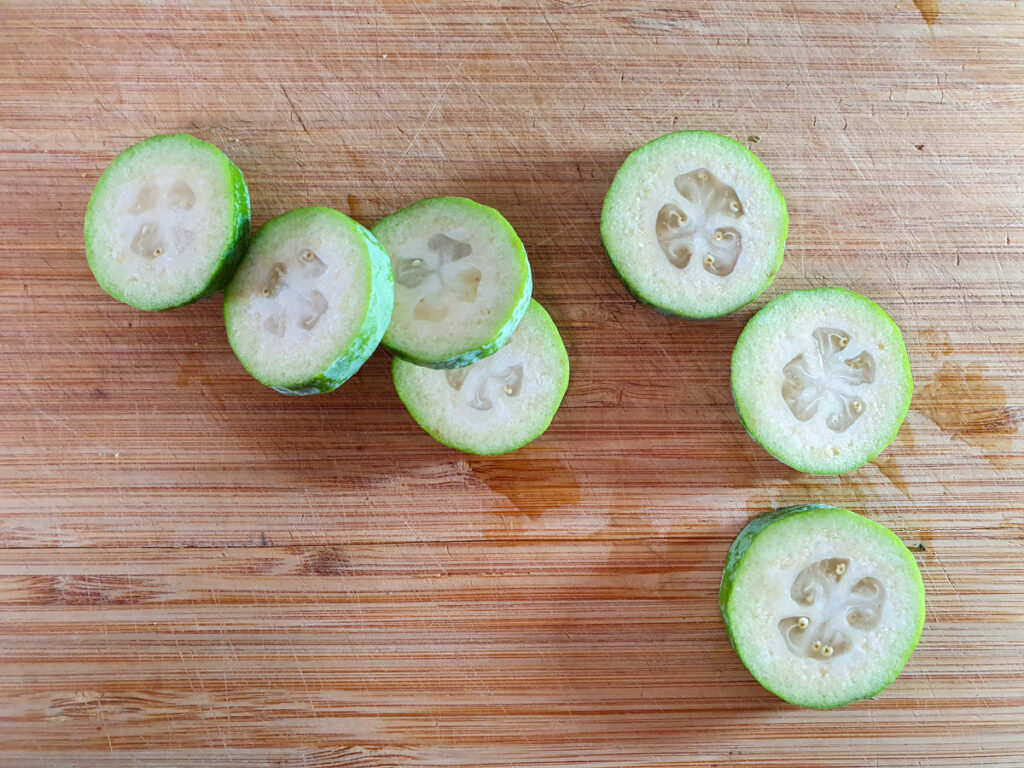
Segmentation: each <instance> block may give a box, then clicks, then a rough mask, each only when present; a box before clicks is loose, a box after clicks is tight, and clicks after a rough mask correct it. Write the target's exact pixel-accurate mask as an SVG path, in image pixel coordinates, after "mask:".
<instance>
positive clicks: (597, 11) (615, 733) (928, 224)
mask: <svg viewBox="0 0 1024 768" xmlns="http://www.w3.org/2000/svg"><path fill="white" fill-rule="evenodd" d="M1022 42H1024V9H1022V8H1021V7H1019V4H1018V3H1017V2H1009V1H1004V0H999V1H998V2H997V1H996V0H990V1H989V2H973V3H952V2H949V3H947V2H945V0H941V2H934V0H933V1H932V2H921V1H919V2H917V3H911V2H905V1H903V0H901V1H900V2H893V1H891V0H890V1H889V2H865V3H853V2H850V3H840V2H834V1H831V0H830V1H828V2H826V1H820V2H789V1H786V2H776V1H775V0H756V1H747V0H744V1H743V2H739V1H736V2H727V1H723V0H719V2H715V3H711V2H703V1H702V2H691V3H662V4H660V5H658V4H647V3H637V4H626V3H622V2H609V3H597V2H578V3H573V2H559V3H555V2H552V3H500V2H495V3H488V2H473V3H462V2H454V0H449V1H448V2H428V1H427V0H417V1H416V2H412V3H408V4H406V3H401V2H383V3H379V2H376V3H354V4H342V3H314V2H280V3H277V4H272V5H258V4H255V3H252V2H238V3H227V2H220V3H216V4H211V5H205V4H200V3H193V4H192V5H191V7H186V6H184V5H182V4H179V3H153V4H152V5H151V6H150V5H147V6H140V5H137V4H124V3H118V4H116V5H115V4H113V3H93V4H78V3H73V4H64V3H46V4H44V3H42V2H34V1H32V0H17V1H14V2H12V1H8V2H4V3H3V4H2V5H0V510H2V512H0V547H2V548H0V765H2V766H18V768H31V767H35V766H47V767H48V768H49V767H52V766H152V767H156V766H160V767H164V766H174V767H176V768H199V767H200V766H202V767H203V768H206V767H207V766H244V767H245V768H264V767H266V768H270V766H311V767H313V766H315V767H316V768H326V767H328V766H350V767H353V766H405V765H438V766H439V765H464V766H469V765H479V766H484V765H486V766H509V765H532V766H551V765H578V766H592V767H595V768H596V767H598V766H620V765H629V766H641V765H644V766H654V765H659V766H665V765H722V766H769V765H770V766H899V767H901V768H902V767H904V766H964V765H972V766H986V768H992V767H993V766H997V767H1005V768H1010V767H1011V766H1012V767H1013V768H1019V767H1020V766H1021V765H1024V642H1022V641H1024V622H1022V614H1024V566H1022V555H1024V548H1022V544H1021V542H1022V533H1024V528H1022V521H1024V440H1022V437H1021V422H1022V420H1024V409H1022V404H1024V382H1022V371H1024V332H1022V329H1024V295H1022V279H1024V74H1022V73H1024V46H1022ZM681 128H705V129H711V130H715V131H719V132H721V133H725V134H728V135H730V136H733V137H735V138H736V139H738V140H739V141H741V142H744V143H746V144H747V145H749V146H750V147H751V148H753V149H754V150H755V151H756V152H757V153H758V154H759V155H760V156H761V157H762V158H763V159H764V161H765V162H766V164H767V165H768V167H769V168H770V169H771V170H772V172H773V174H774V176H775V179H776V181H777V183H778V185H779V187H780V188H781V189H782V190H783V192H784V193H785V195H786V197H787V200H788V202H789V209H790V215H791V234H790V239H789V246H788V249H787V255H786V262H785V264H784V265H783V268H782V271H781V273H780V274H779V277H778V279H777V280H776V282H775V285H774V286H773V287H772V288H771V289H770V290H769V292H768V293H767V294H766V295H765V296H764V297H762V299H760V300H759V301H758V302H756V303H755V304H754V305H752V306H751V307H748V308H747V309H745V310H742V311H740V312H738V313H736V314H735V315H733V316H731V317H728V318H725V319H723V320H719V321H714V322H701V323H696V322H686V321H683V320H680V319H672V318H668V317H664V316H662V315H659V314H657V313H655V312H653V311H651V310H650V309H647V308H645V307H642V306H640V305H638V304H637V303H635V302H634V301H633V300H632V299H631V298H630V297H629V296H628V295H627V294H626V291H625V290H624V289H623V287H622V286H621V284H620V283H619V281H618V280H617V278H616V276H615V274H614V272H613V271H612V269H611V268H610V267H609V265H608V262H607V260H606V258H605V256H604V254H603V252H602V249H601V244H600V241H599V238H598V217H599V210H600V205H601V200H602V197H603V195H604V192H605V190H606V189H607V187H608V184H609V182H610V181H611V178H612V176H613V174H614V173H615V170H616V168H617V167H618V166H619V164H620V163H621V162H622V160H623V158H624V157H625V155H626V153H627V152H629V151H630V150H631V149H632V148H634V147H636V146H638V145H640V144H642V143H644V142H646V141H648V140H649V139H652V138H654V137H656V136H659V135H661V134H663V133H666V132H668V131H671V130H673V129H681ZM171 131H188V132H191V133H194V134H196V135H197V136H200V137H202V138H204V139H208V140H210V141H213V142H215V143H217V144H218V145H219V146H221V147H222V148H223V149H224V150H225V151H226V152H227V153H228V154H229V155H230V156H231V157H232V158H233V159H234V160H235V161H236V162H237V164H238V165H239V166H240V167H241V168H242V170H243V171H244V172H245V175H246V177H247V178H248V181H249V184H250V188H251V192H252V200H253V223H254V224H256V225H258V224H261V223H262V222H263V221H265V220H266V219H267V218H268V217H270V216H273V215H275V214H278V213H280V212H283V211H285V210H287V209H289V208H293V207H297V206H301V205H307V204H323V205H331V206H334V207H337V208H338V209H340V210H342V211H345V212H347V213H350V214H351V215H352V216H354V217H355V218H357V219H359V220H360V221H363V222H365V223H367V224H369V223H372V222H374V221H375V220H376V219H378V218H379V217H380V216H382V215H384V214H386V213H389V212H391V211H394V210H396V209H398V208H400V207H402V206H404V205H406V204H408V203H410V202H413V201H415V200H417V199H419V198H422V197H426V196H431V195H439V194H453V195H465V196H468V197H472V198H474V199H476V200H479V201H481V202H483V203H486V204H489V205H493V206H495V207H497V208H499V209H500V210H501V211H502V212H503V213H504V214H505V215H506V216H507V217H508V218H509V220H510V221H511V222H512V223H513V225H514V226H515V227H516V229H517V230H518V231H519V233H520V235H521V236H522V238H523V240H524V241H525V243H526V246H527V249H528V250H529V252H530V256H531V260H532V264H533V268H534V273H535V279H536V289H535V295H536V297H537V298H538V299H539V300H540V301H541V302H542V303H543V304H544V305H545V306H546V307H547V308H548V309H549V310H550V311H551V314H552V315H553V317H554V318H555V320H556V322H557V323H558V324H559V326H560V327H561V329H562V332H563V334H564V337H565V340H566V344H567V346H568V348H569V352H570V356H571V360H572V383H571V385H570V388H569V392H568V395H567V397H566V400H565V404H564V406H563V408H562V409H561V411H560V412H559V414H558V416H557V418H556V419H555V422H554V424H553V426H552V428H551V429H550V431H549V432H548V433H547V434H546V435H545V436H544V437H542V438H541V439H540V440H538V441H536V442H535V443H534V444H532V445H530V446H529V447H527V448H525V449H523V450H521V451H519V452H517V453H515V454H513V455H509V456H505V457H498V458H486V459H480V458H472V457H469V456H466V455H462V454H458V453H456V452H454V451H451V450H448V449H446V448H444V447H442V446H440V445H438V444H436V443H434V442H433V441H432V440H430V438H428V437H427V436H426V435H425V434H424V433H422V432H421V431H420V430H419V429H418V428H417V426H416V425H415V424H414V423H413V421H412V420H411V418H410V417H409V416H408V415H407V414H406V412H405V410H404V408H403V407H402V405H401V403H400V402H399V400H398V398H397V397H396V396H395V393H394V391H393V390H392V387H391V384H390V379H389V373H388V361H387V358H386V357H385V356H384V355H383V354H379V355H377V356H375V357H374V358H373V359H372V360H371V361H370V362H369V363H368V364H367V365H366V366H365V367H364V369H363V370H362V371H360V373H359V374H358V375H357V376H356V377H355V378H354V379H353V380H352V381H351V382H350V383H348V384H346V385H345V386H344V387H343V388H342V389H341V390H339V391H337V392H335V393H333V394H331V395H326V396H321V397H308V398H299V399H294V398H293V399H289V398H285V397H283V396H279V395H276V394H275V393H273V392H271V391H269V390H266V389H263V388H262V387H260V386H259V385H258V384H256V383H255V382H254V381H252V380H251V379H250V378H248V377H247V376H246V375H245V374H244V372H243V371H242V369H241V367H240V366H239V365H238V363H237V362H236V360H235V358H234V357H233V355H232V354H231V350H230V349H229V348H228V345H227V342H226V340H225V336H224V331H223V328H222V324H221V315H220V311H221V303H220V299H219V298H215V299H212V300H208V301H205V302H203V303H200V304H198V305H195V306H192V307H188V308H184V309H180V310H176V311H173V312H168V313H165V314H146V313H142V312H138V311H135V310H133V309H131V308H129V307H126V306H122V305H120V304H117V303H116V302H114V301H113V300H111V299H109V298H108V297H106V296H105V295H104V294H103V293H102V292H101V291H100V290H99V288H98V287H97V286H96V284H95V282H94V281H93V279H92V277H91V275H90V273H89V270H88V269H87V267H86V264H85V259H84V256H83V249H82V244H81V225H82V216H83V211H84V208H85V204H86V201H87V199H88V196H89V192H90V190H91V188H92V186H93V184H94V182H95V181H96V178H97V177H98V175H99V174H100V172H101V171H102V169H103V168H104V167H105V166H106V164H107V163H108V162H109V161H110V159H111V158H112V157H113V156H114V155H115V154H116V153H117V152H118V151H120V150H121V149H123V148H124V147H125V146H127V145H129V144H131V143H133V142H135V141H137V140H139V139H142V138H144V137H147V136H149V135H152V134H156V133H164V132H171ZM830 284H837V285H842V286H846V287H849V288H852V289H854V290H857V291H859V292H861V293H864V294H866V295H867V296H869V297H871V298H873V299H875V300H877V301H878V302H880V303H881V304H882V305H883V306H884V307H886V308H887V309H888V310H889V312H890V313H891V314H892V315H893V316H894V317H895V319H896V320H897V322H898V323H899V324H900V325H901V326H902V327H903V329H904V332H905V333H906V336H907V341H908V345H909V349H910V353H911V359H912V361H913V367H914V373H915V376H916V388H915V398H914V405H913V409H912V410H911V413H910V415H909V417H908V419H907V422H906V424H905V425H904V426H903V428H902V430H901V431H900V435H899V438H898V439H897V441H896V442H895V443H894V444H893V445H892V446H891V447H890V448H889V449H888V450H887V451H885V453H884V454H882V456H881V457H880V458H879V459H878V460H877V461H875V462H873V463H872V464H870V465H868V466H866V467H864V468H863V469H861V470H859V471H856V472H853V473H850V474H848V475H846V476H843V477H841V478H814V477H807V476H803V475H800V474H798V473H796V472H794V471H791V470H789V469H787V468H786V467H784V466H783V465H781V464H779V463H777V462H776V461H774V460H773V459H771V458H770V457H769V456H767V455H766V454H765V453H764V452H763V451H762V450H761V449H760V448H758V447H757V446H756V445H755V444H754V443H753V442H752V441H751V440H750V439H749V438H748V437H747V436H746V434H745V433H744V432H743V429H742V428H741V427H740V425H739V423H738V421H737V419H736V416H735V413H734V410H733V406H732V401H731V398H730V394H729V387H728V370H729V354H730V350H731V348H732V345H733V343H734V342H735V340H736V337H737V335H738V334H739V332H740V329H741V328H742V327H743V324H744V323H745V321H746V320H747V319H748V318H749V316H750V315H751V313H752V312H753V311H754V310H755V309H756V308H757V307H758V306H760V305H762V304H763V302H764V301H765V300H767V299H768V298H769V297H770V296H772V295H776V294H778V293H780V292H783V291H787V290H792V289H796V288H806V287H809V286H822V285H830ZM803 502H829V503H833V504H837V505H842V506H848V507H849V508H851V509H853V510H856V511H857V512H861V513H863V514H866V515H868V516H869V517H871V518H873V519H875V520H878V521H879V522H881V523H883V524H885V525H888V526H890V527H891V528H892V529H893V530H895V531H896V532H897V533H898V534H899V536H900V537H901V538H902V539H903V540H904V541H905V542H906V543H907V544H908V545H909V546H911V547H912V548H914V549H915V550H916V552H917V553H918V555H917V556H918V560H919V563H920V565H921V569H922V572H923V574H924V578H925V583H926V587H927V592H928V619H927V624H926V627H925V632H924V636H923V640H922V643H921V646H920V648H919V649H918V651H917V652H916V653H915V654H914V656H913V658H912V659H911V661H910V663H909V665H908V666H907V668H906V670H905V672H904V674H903V675H902V676H901V677H900V678H899V680H898V681H897V682H896V683H895V684H894V685H893V686H892V687H891V688H889V689H888V690H887V691H885V692H884V693H883V694H882V695H881V696H879V697H878V698H877V699H876V700H874V701H866V702H861V703H858V704H856V705H853V706H850V707H848V708H846V709H843V710H840V711H833V712H812V711H803V710H799V709H795V708H793V707H790V706H788V705H786V704H784V703H782V702H781V701H779V700H777V699H775V698H774V697H773V696H771V695H770V694H768V693H766V692H765V691H763V690H762V689H761V688H760V687H759V686H758V685H757V684H756V683H755V682H754V681H753V679H752V678H751V677H750V676H749V674H748V673H747V672H746V670H745V669H744V668H743V667H742V666H741V664H740V663H739V661H738V660H737V659H736V657H735V655H734V654H733V653H732V651H731V650H730V648H729V644H728V641H727V639H726V636H725V632H724V630H723V628H722V625H721V621H720V619H719V616H718V605H717V592H716V590H717V584H718V579H719V575H720V569H721V566H722V563H723V560H724V557H725V553H726V550H727V548H728V546H729V544H730V542H731V540H732V539H733V537H734V536H735V535H736V533H737V532H738V531H739V529H740V528H741V527H742V526H743V525H744V524H745V523H746V522H747V521H748V520H750V519H751V518H752V517H754V516H756V515H758V514H760V513H762V512H764V511H766V510H769V509H771V508H773V507H777V506H781V505H784V504H795V503H803Z"/></svg>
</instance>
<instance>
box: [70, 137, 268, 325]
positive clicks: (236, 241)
mask: <svg viewBox="0 0 1024 768" xmlns="http://www.w3.org/2000/svg"><path fill="white" fill-rule="evenodd" d="M168 140H175V141H186V142H189V143H191V144H195V145H197V146H203V147H207V148H212V149H214V150H216V152H217V153H218V154H219V155H220V156H221V158H222V159H223V164H224V172H225V175H226V176H227V180H228V181H227V188H228V189H229V190H231V193H232V207H231V234H230V235H229V237H228V242H227V244H226V245H225V248H224V250H223V251H222V252H221V254H220V256H219V257H218V259H217V267H216V269H215V270H214V272H213V274H211V275H210V279H209V281H207V283H206V285H205V286H203V288H202V289H201V290H200V291H199V292H198V293H196V294H195V295H193V296H191V297H189V298H187V299H185V300H184V301H178V302H174V303H171V304H153V305H151V306H140V305H138V304H132V303H131V302H130V301H128V300H127V299H126V298H125V297H124V296H123V295H121V294H120V292H119V291H118V290H117V287H116V286H113V285H111V284H110V283H108V282H106V280H105V279H104V278H103V276H102V274H101V272H97V270H96V267H95V265H94V264H95V262H94V259H95V254H96V247H95V245H94V244H93V242H92V237H91V235H90V233H91V231H92V229H93V226H94V222H93V215H94V209H93V201H94V200H96V199H97V193H98V192H99V191H100V190H101V189H102V188H103V187H104V186H105V185H106V182H107V180H108V178H109V177H108V175H107V174H108V171H109V170H110V168H111V167H112V166H113V165H114V163H116V162H117V161H119V160H120V159H122V158H125V159H128V158H130V157H131V156H132V155H133V154H135V153H136V152H137V151H138V149H139V147H141V146H142V145H143V144H149V143H152V142H163V141H168ZM249 225H250V205H249V187H248V186H246V183H245V177H244V176H243V175H242V171H241V170H239V168H238V166H236V165H235V164H234V163H233V162H231V159H230V158H229V157H228V156H227V155H225V154H224V153H223V152H221V150H220V148H219V147H217V146H216V145H215V144H211V143H210V142H208V141H203V140H202V139H197V138H196V137H195V136H190V135H189V134H187V133H171V134H166V135H162V136H153V137H152V138H149V139H146V140H145V141H140V142H139V143H138V144H133V145H132V146H130V147H128V149H126V150H124V151H123V152H121V154H119V155H118V156H117V157H115V158H114V160H113V161H112V162H111V164H110V165H108V166H107V170H105V171H104V172H103V174H102V175H101V176H100V178H99V181H97V182H96V186H95V187H94V188H93V191H92V194H91V195H90V196H89V205H88V206H87V207H86V209H85V257H86V261H87V262H88V264H89V269H90V270H92V273H93V277H95V278H96V282H97V283H99V286H100V288H102V289H103V290H104V291H105V292H106V293H107V294H108V295H109V296H111V297H113V298H115V299H117V300H118V301H120V302H121V303H123V304H127V305H128V306H130V307H135V308H136V309H142V310H146V311H150V312H161V311H163V310H165V309H175V308H177V307H183V306H185V305H187V304H191V303H193V302H195V301H198V300H199V299H203V298H206V297H207V296H211V295H213V294H214V293H217V291H219V290H221V289H222V288H223V287H224V286H225V285H227V284H228V281H229V280H231V276H232V275H234V274H235V270H236V269H237V268H238V264H239V262H241V260H242V256H243V255H244V254H245V251H246V248H247V247H248V245H249Z"/></svg>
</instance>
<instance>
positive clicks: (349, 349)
mask: <svg viewBox="0 0 1024 768" xmlns="http://www.w3.org/2000/svg"><path fill="white" fill-rule="evenodd" d="M393 305H394V289H393V283H392V277H391V263H390V261H389V260H388V257H387V254H386V253H385V252H384V251H383V249H382V248H381V247H380V244H379V243H378V242H377V240H376V239H375V238H374V237H373V235H372V234H370V232H369V231H368V230H367V229H365V228H364V227H362V226H361V225H360V224H358V223H356V222H355V221H353V220H352V219H350V218H349V217H348V216H346V215H344V214H343V213H340V212H338V211H335V210H332V209H330V208H299V209H296V210H294V211H289V212H288V213H285V214H283V215H281V216H278V217H277V218H275V219H271V220H270V221H268V222H267V223H266V224H264V225H263V226H262V227H261V228H260V231H259V232H257V233H256V236H255V237H254V238H253V241H252V245H251V246H250V247H249V250H248V252H247V253H246V255H245V259H244V260H243V261H242V265H241V266H240V267H239V268H238V271H237V272H236V273H235V277H234V279H232V281H231V283H230V284H229V285H228V287H227V290H226V291H225V295H224V319H225V323H226V325H227V332H228V340H229V341H230V342H231V347H232V349H234V351H235V354H236V355H237V356H238V359H239V360H240V361H241V362H242V365H243V366H245V369H246V370H247V371H249V373H251V374H252V375H253V376H254V377H255V378H256V379H257V380H258V381H260V382H262V383H263V384H266V385H267V386H268V387H273V388H274V389H276V390H277V391H279V392H282V393H285V394H292V395H305V394H316V393H319V392H328V391H330V390H332V389H335V388H336V387H338V386H339V385H340V384H342V383H343V382H344V381H345V380H346V379H348V378H349V377H350V376H352V374H354V373H355V372H356V371H357V370H359V367H360V366H361V365H362V364H363V363H364V362H365V361H366V359H367V358H368V357H369V356H370V355H371V354H372V353H373V350H374V349H376V347H377V345H378V344H379V343H380V339H381V337H382V336H383V334H384V329H385V328H387V325H388V321H389V320H390V317H391V308H392V306H393Z"/></svg>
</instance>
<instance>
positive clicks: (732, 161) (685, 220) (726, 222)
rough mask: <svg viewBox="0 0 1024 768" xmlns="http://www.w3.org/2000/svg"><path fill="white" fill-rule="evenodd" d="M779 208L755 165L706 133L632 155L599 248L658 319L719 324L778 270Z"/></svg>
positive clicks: (783, 224)
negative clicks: (718, 320)
mask: <svg viewBox="0 0 1024 768" xmlns="http://www.w3.org/2000/svg"><path fill="white" fill-rule="evenodd" d="M788 228H789V215H788V214H787V213H786V201H785V199H784V198H783V197H782V193H781V192H779V190H778V188H777V187H776V186H775V182H774V181H773V180H772V177H771V174H770V173H769V172H768V169H767V168H765V167H764V164H763V163H762V162H761V161H760V160H759V159H758V158H757V156H756V155H755V154H754V153H753V152H751V151H750V150H749V149H747V148H746V147H744V146H743V145H742V144H739V143H737V142H735V141H733V140H732V139H729V138H726V137H725V136H720V135H719V134H717V133H710V132H708V131H679V132H677V133H670V134H667V135H665V136H662V137H661V138H658V139H655V140H654V141H651V142H649V143H647V144H645V145H644V146H642V147H640V148H639V149H637V150H635V151H634V152H633V153H632V154H630V155H629V157H627V158H626V161H625V162H624V163H623V164H622V167H621V168H619V171H618V173H616V174H615V179H614V181H613V182H612V185H611V187H610V188H609V190H608V194H607V195H606V196H605V199H604V208H603V209H602V211H601V239H602V240H603V241H604V247H605V250H606V251H607V252H608V257H609V258H610V259H611V262H612V265H613V266H614V267H615V269H616V271H617V272H618V273H619V277H621V278H622V282H623V283H624V284H625V285H626V287H627V288H628V289H629V291H630V292H631V293H632V294H633V295H634V296H635V297H636V298H637V299H639V300H640V301H642V302H644V303H645V304H649V305H651V306H653V307H655V308H657V309H659V310H661V311H664V312H667V313H669V314H674V315H682V316H683V317H690V318H709V317H721V316H722V315H727V314H729V313H730V312H734V311H736V310H737V309H739V308H740V307H743V306H745V305H746V304H749V303H750V302H751V301H753V300H754V299H755V298H757V296H759V295H760V294H761V293H762V292H763V291H764V290H765V289H766V288H767V287H768V286H769V285H771V283H772V280H773V279H774V278H775V273H776V272H778V271H779V267H780V266H782V256H783V252H784V250H785V246H786V233H787V231H788Z"/></svg>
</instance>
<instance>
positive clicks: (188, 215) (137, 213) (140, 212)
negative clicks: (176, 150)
mask: <svg viewBox="0 0 1024 768" xmlns="http://www.w3.org/2000/svg"><path fill="white" fill-rule="evenodd" d="M195 204H196V194H195V191H194V190H193V189H192V187H191V186H190V185H189V183H188V182H186V181H183V180H182V179H178V180H176V181H174V182H172V183H171V184H168V185H161V184H156V183H153V182H146V183H144V184H142V185H141V186H140V187H139V188H138V189H137V190H136V192H135V197H134V199H133V200H132V202H131V204H130V205H129V206H128V208H127V209H126V210H125V213H126V214H127V216H128V217H129V218H130V220H131V221H130V224H129V228H130V231H131V233H132V236H131V241H130V243H129V245H128V248H129V250H130V251H131V252H132V253H133V254H135V255H136V256H141V257H143V258H146V259H159V258H160V257H162V256H165V255H180V254H182V253H184V252H185V251H186V250H188V248H189V247H190V246H191V245H192V241H193V240H195V239H196V232H195V229H194V228H193V227H194V226H195V224H194V223H193V219H194V213H193V210H192V209H193V208H194V207H195Z"/></svg>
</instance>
